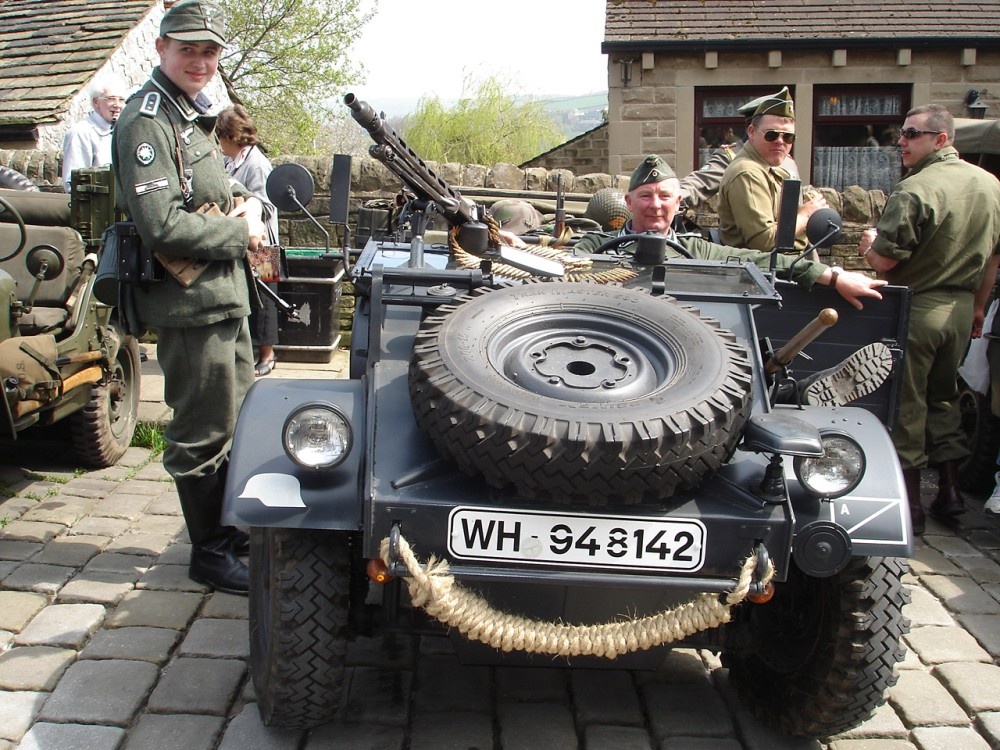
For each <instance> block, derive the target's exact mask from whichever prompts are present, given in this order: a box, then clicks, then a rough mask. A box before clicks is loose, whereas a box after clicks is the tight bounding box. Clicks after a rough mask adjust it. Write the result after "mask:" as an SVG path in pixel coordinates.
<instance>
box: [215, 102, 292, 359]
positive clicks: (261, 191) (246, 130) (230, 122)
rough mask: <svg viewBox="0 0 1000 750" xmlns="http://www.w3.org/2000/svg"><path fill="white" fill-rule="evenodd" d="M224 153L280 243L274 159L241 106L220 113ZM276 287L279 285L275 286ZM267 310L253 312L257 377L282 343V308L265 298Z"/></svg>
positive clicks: (229, 168) (234, 175)
mask: <svg viewBox="0 0 1000 750" xmlns="http://www.w3.org/2000/svg"><path fill="white" fill-rule="evenodd" d="M215 134H216V135H217V136H218V137H219V143H220V144H221V146H222V153H223V155H224V156H225V157H226V159H225V162H226V171H227V172H229V175H230V176H231V177H232V178H233V179H234V180H236V181H238V182H239V183H240V184H242V185H243V187H245V188H246V189H247V190H249V191H250V192H251V193H253V194H254V195H256V196H257V197H258V198H260V202H261V203H262V204H263V205H264V224H265V225H266V226H267V233H268V238H267V241H268V244H270V245H277V244H278V210H277V209H276V208H275V207H274V204H273V203H271V201H270V200H269V199H268V197H267V191H266V190H265V186H266V184H267V176H268V175H269V174H271V169H272V168H273V167H272V166H271V162H270V160H269V159H268V158H267V156H266V155H265V152H264V149H263V148H262V147H261V145H260V142H259V141H258V140H257V126H256V125H254V122H253V119H252V118H251V117H250V115H249V114H247V111H246V110H245V109H244V108H243V107H242V106H241V105H239V104H235V105H233V106H231V107H227V108H226V109H224V110H223V111H222V112H221V113H220V114H219V120H218V122H217V123H216V126H215ZM270 286H272V288H275V287H277V284H271V285H270ZM261 297H262V299H261V302H262V303H263V307H262V308H261V309H259V310H253V311H252V312H251V313H250V335H251V337H252V339H253V345H254V347H255V348H256V349H257V364H256V366H255V367H254V375H256V376H257V377H261V376H263V375H267V374H269V373H270V372H271V371H272V370H273V369H274V364H275V356H274V345H275V344H276V343H278V308H277V307H276V306H275V304H274V302H272V301H271V300H270V299H267V298H265V297H263V295H261Z"/></svg>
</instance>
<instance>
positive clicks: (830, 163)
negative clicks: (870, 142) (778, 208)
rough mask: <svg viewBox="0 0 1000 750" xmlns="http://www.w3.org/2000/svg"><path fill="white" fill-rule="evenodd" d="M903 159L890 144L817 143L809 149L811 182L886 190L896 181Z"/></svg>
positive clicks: (897, 180)
mask: <svg viewBox="0 0 1000 750" xmlns="http://www.w3.org/2000/svg"><path fill="white" fill-rule="evenodd" d="M902 167H903V160H902V157H901V156H900V153H899V149H898V148H895V147H892V146H878V147H876V146H847V147H842V148H838V147H831V146H817V147H816V148H814V149H813V178H812V182H813V184H814V185H822V186H824V187H831V188H834V189H835V190H841V191H842V190H844V189H845V188H847V187H850V186H851V185H860V186H861V187H862V188H864V189H865V190H883V191H885V192H886V193H890V192H892V189H893V188H894V187H895V186H896V183H897V182H899V178H900V176H901V175H902Z"/></svg>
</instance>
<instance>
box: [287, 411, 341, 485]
mask: <svg viewBox="0 0 1000 750" xmlns="http://www.w3.org/2000/svg"><path fill="white" fill-rule="evenodd" d="M282 441H283V443H284V445H285V453H287V454H288V457H289V458H290V459H292V460H293V461H294V462H295V463H297V464H298V465H299V466H302V467H305V468H307V469H330V468H332V467H334V466H337V465H338V464H339V463H341V462H342V461H343V460H344V459H345V458H347V454H348V453H350V452H351V444H352V443H353V442H354V435H353V432H352V430H351V425H350V422H348V421H347V417H345V416H344V415H343V414H342V413H341V412H340V410H339V409H335V408H334V407H332V406H328V405H325V404H311V405H308V406H304V407H302V408H301V409H299V410H298V411H296V412H294V413H292V415H291V416H289V417H288V419H286V420H285V427H284V430H283V431H282Z"/></svg>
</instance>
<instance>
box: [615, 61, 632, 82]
mask: <svg viewBox="0 0 1000 750" xmlns="http://www.w3.org/2000/svg"><path fill="white" fill-rule="evenodd" d="M618 62H619V63H621V66H622V86H628V84H629V81H631V80H632V63H634V62H635V60H633V59H632V58H631V57H624V58H622V59H621V60H619V61H618Z"/></svg>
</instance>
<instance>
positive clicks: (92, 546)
mask: <svg viewBox="0 0 1000 750" xmlns="http://www.w3.org/2000/svg"><path fill="white" fill-rule="evenodd" d="M109 541H110V537H106V536H96V535H94V534H86V535H78V536H61V537H59V538H58V539H53V540H52V541H51V542H49V543H48V544H46V545H45V547H44V548H43V549H42V550H41V551H40V552H39V553H38V554H37V555H35V556H34V557H33V558H32V562H36V563H49V564H51V565H68V566H73V567H77V568H78V567H80V566H81V565H86V564H87V561H88V560H90V559H91V558H92V557H94V555H97V554H98V553H100V551H101V550H102V549H103V548H104V546H105V545H106V544H107V543H108V542H109Z"/></svg>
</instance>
